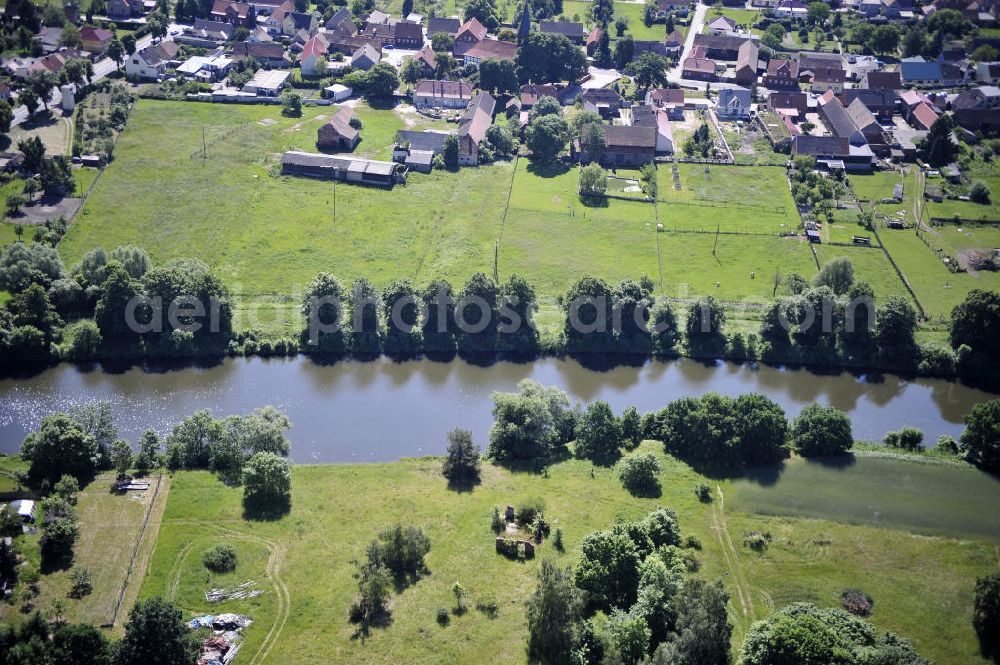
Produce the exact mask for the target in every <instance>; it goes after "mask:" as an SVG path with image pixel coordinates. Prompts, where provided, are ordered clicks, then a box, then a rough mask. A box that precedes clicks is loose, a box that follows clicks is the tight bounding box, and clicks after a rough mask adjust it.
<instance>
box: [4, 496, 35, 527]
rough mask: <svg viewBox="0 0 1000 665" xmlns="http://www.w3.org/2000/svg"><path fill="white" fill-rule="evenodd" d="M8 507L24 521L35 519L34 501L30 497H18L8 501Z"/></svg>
mask: <svg viewBox="0 0 1000 665" xmlns="http://www.w3.org/2000/svg"><path fill="white" fill-rule="evenodd" d="M10 508H11V510H13V511H14V512H15V513H17V516H18V517H20V518H21V519H22V520H23V521H25V522H34V521H35V502H34V501H32V500H31V499H18V500H16V501H11V502H10Z"/></svg>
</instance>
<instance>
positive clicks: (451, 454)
mask: <svg viewBox="0 0 1000 665" xmlns="http://www.w3.org/2000/svg"><path fill="white" fill-rule="evenodd" d="M441 473H442V474H443V475H444V477H445V478H447V479H448V480H449V481H450V482H475V481H477V480H479V447H478V446H476V445H475V444H474V443H473V442H472V432H470V431H469V430H466V429H455V430H452V431H451V432H449V433H448V454H447V456H446V457H445V460H444V464H443V465H442V466H441Z"/></svg>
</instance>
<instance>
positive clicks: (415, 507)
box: [141, 442, 1000, 665]
mask: <svg viewBox="0 0 1000 665" xmlns="http://www.w3.org/2000/svg"><path fill="white" fill-rule="evenodd" d="M639 452H643V453H645V452H652V453H653V454H655V455H656V456H657V457H659V458H660V460H661V462H662V464H663V465H664V470H663V472H662V473H661V474H660V478H661V481H662V485H663V496H661V497H659V498H657V499H640V498H635V497H632V496H630V495H629V494H627V493H626V492H625V491H624V490H623V489H622V488H621V486H620V485H619V482H618V479H617V478H616V477H615V475H614V473H613V472H612V471H611V470H609V469H604V468H600V467H598V468H596V469H594V468H593V467H592V466H591V464H590V463H589V462H585V461H578V460H570V461H565V462H560V463H557V464H555V465H553V466H552V467H550V469H549V473H548V474H547V475H546V476H545V477H539V476H536V475H532V474H525V473H512V472H510V471H508V470H505V469H502V468H500V467H496V466H492V465H486V466H484V474H483V483H482V484H481V485H479V486H477V487H475V488H474V489H473V490H472V491H471V492H469V493H458V492H453V491H450V490H448V489H447V487H446V485H447V483H446V482H445V479H444V478H442V477H441V475H440V460H438V459H434V458H423V459H409V460H401V461H398V462H393V463H388V464H362V465H337V466H323V465H305V466H295V467H293V471H292V473H293V485H292V487H293V496H292V511H291V513H290V514H289V515H288V516H286V517H285V518H283V519H282V520H280V521H276V522H248V521H245V520H243V519H242V518H241V512H242V510H241V507H240V497H241V492H240V490H239V489H238V488H231V487H226V486H225V485H224V484H223V483H221V482H220V481H219V480H218V479H217V478H215V477H214V476H212V475H210V474H209V473H207V472H182V473H180V474H178V475H177V476H176V477H175V478H174V480H173V483H172V486H171V490H170V498H169V501H168V503H167V509H166V514H165V515H164V518H163V522H162V526H161V528H160V531H159V537H158V539H157V542H156V549H155V552H154V554H153V557H152V559H151V562H150V566H149V573H148V575H147V576H146V579H145V582H144V583H143V585H142V590H141V596H142V597H146V596H151V595H155V594H162V595H165V596H166V597H168V598H170V599H173V600H174V601H175V602H177V603H178V604H179V605H180V606H181V607H182V608H183V609H184V611H185V612H186V613H187V614H186V616H195V615H197V614H202V613H205V612H211V611H217V610H215V609H214V606H212V605H209V604H208V603H207V602H206V601H205V599H204V597H203V596H202V593H203V592H204V591H205V590H206V589H208V588H209V587H215V586H220V585H232V584H233V583H238V582H240V581H245V580H254V581H255V582H256V583H257V585H258V587H259V588H261V589H262V590H263V591H264V593H263V594H262V595H261V596H259V597H257V598H254V599H251V600H247V601H231V602H230V603H227V605H226V606H225V607H226V609H227V610H228V611H238V612H241V613H245V614H248V615H251V616H252V617H254V619H255V625H254V626H253V627H252V628H251V629H250V630H249V631H248V632H247V641H246V644H245V650H246V651H245V653H246V654H249V653H255V654H258V655H261V656H262V657H263V658H264V659H265V660H266V662H282V663H289V664H291V665H294V664H296V663H307V662H313V661H314V660H315V659H316V658H320V657H322V658H323V659H324V660H326V661H329V662H337V663H339V662H352V663H362V662H382V661H384V660H386V659H389V658H392V659H395V660H400V661H405V662H424V660H421V659H425V660H426V662H431V661H433V662H451V663H473V662H479V661H480V660H481V655H482V653H484V652H486V651H488V652H489V653H490V654H491V658H492V659H493V660H494V661H495V662H498V663H512V662H521V661H522V660H523V658H524V651H523V649H524V647H523V644H524V634H525V626H524V619H523V605H524V598H525V597H526V596H527V595H528V594H529V593H530V591H531V589H532V588H533V586H534V584H535V577H536V574H537V569H538V566H539V564H540V561H541V560H542V559H550V560H553V561H554V562H555V563H557V564H559V565H560V566H566V565H572V564H573V563H574V562H575V561H576V559H577V557H578V555H579V547H580V543H581V541H582V539H583V537H584V536H585V535H586V534H588V533H590V532H592V531H594V530H596V529H602V528H606V527H607V526H608V525H610V524H611V523H612V522H613V521H614V519H615V518H616V517H619V516H620V517H635V516H639V515H643V514H645V513H646V512H648V511H649V510H652V509H653V508H655V507H656V506H658V505H667V506H672V507H674V508H675V509H676V510H677V511H678V514H679V516H680V526H681V530H682V533H683V534H685V535H693V536H695V537H696V538H697V539H698V540H699V541H700V542H701V544H702V550H701V551H699V552H697V557H698V559H699V562H700V564H701V567H700V570H699V573H698V574H699V575H700V576H702V577H704V578H705V579H715V578H721V579H722V580H723V581H724V583H725V584H726V585H727V588H728V591H729V592H730V595H731V611H730V617H731V620H732V621H733V623H734V625H735V631H734V635H733V642H734V644H738V643H739V642H740V641H741V640H742V638H743V635H744V634H745V632H746V630H747V629H748V628H749V626H750V624H751V623H752V622H753V621H754V620H756V619H761V618H764V617H765V616H766V615H767V614H769V613H770V612H771V611H772V610H773V609H775V608H776V607H780V606H781V605H783V604H785V603H787V602H790V601H792V600H801V599H807V600H811V601H813V602H816V603H818V604H819V605H821V606H831V605H835V604H836V603H837V598H838V596H839V593H840V592H841V591H842V590H843V589H844V588H855V587H857V588H863V589H864V590H865V591H866V592H868V593H870V594H871V595H872V596H873V597H874V598H875V600H876V610H875V612H874V614H873V615H872V617H871V618H872V620H873V621H874V623H875V624H876V626H877V627H878V628H879V629H880V630H893V631H897V632H899V633H901V634H903V635H906V636H907V637H908V638H910V639H912V640H913V641H914V643H915V644H916V646H917V648H918V649H920V650H921V652H922V653H924V654H926V655H927V656H928V657H931V658H934V659H935V660H936V661H937V662H939V663H942V664H943V665H948V664H949V663H956V664H957V663H977V662H984V661H981V660H980V659H979V656H978V652H977V647H976V640H975V636H974V633H973V631H972V628H971V603H970V601H969V597H970V594H971V588H972V585H973V583H974V580H975V577H976V576H977V575H980V574H982V573H983V572H984V571H990V570H992V569H993V568H994V567H995V561H994V558H993V557H994V546H995V542H996V540H997V538H1000V532H997V531H996V529H997V528H998V527H997V525H995V524H992V523H985V522H980V523H979V527H976V528H974V533H972V534H967V533H965V532H964V530H963V527H964V525H965V522H959V523H958V524H959V526H957V527H956V526H955V525H954V524H951V523H950V522H949V521H948V519H947V518H948V514H947V513H948V511H949V510H950V508H948V507H946V506H942V505H941V502H939V501H937V499H936V497H937V495H936V494H934V493H930V492H925V491H924V489H925V487H926V485H927V478H928V476H929V475H930V474H933V473H937V472H938V471H940V470H941V469H940V467H939V466H933V467H930V468H929V469H928V467H927V465H926V464H919V463H910V462H905V461H901V460H896V461H893V462H892V463H891V464H886V463H881V462H882V461H881V460H871V459H865V458H855V460H854V463H853V464H850V465H848V466H846V467H843V468H839V469H825V468H822V467H821V468H815V469H814V467H819V466H820V465H814V464H810V463H806V462H802V461H799V460H795V461H791V462H788V463H786V464H785V465H784V467H783V468H773V469H770V470H769V471H766V472H765V475H766V476H767V477H766V479H765V478H764V477H756V478H750V477H748V478H746V479H732V480H713V481H708V482H711V484H712V487H713V488H714V490H715V492H716V494H717V496H718V497H719V498H718V499H717V500H716V501H714V502H712V503H710V504H705V503H701V502H699V501H698V500H697V498H696V497H695V494H694V492H692V491H691V490H692V488H693V487H695V486H696V485H697V484H698V483H699V482H705V481H706V479H705V478H704V477H703V476H701V475H700V474H698V473H696V472H695V471H693V470H691V469H690V468H689V467H688V466H687V465H685V464H683V463H681V462H678V461H676V460H674V459H673V458H669V457H666V456H664V455H663V453H662V448H661V447H660V446H659V445H657V444H654V443H653V442H647V443H645V444H643V446H642V447H641V448H640V449H639ZM945 472H946V473H945V476H943V477H946V478H948V479H950V478H951V476H948V475H947V473H948V472H949V470H948V469H945ZM954 473H958V474H967V476H963V478H966V477H967V480H968V481H969V482H963V483H959V484H951V485H949V487H950V488H951V489H950V494H952V495H953V494H956V493H957V494H958V495H959V496H958V497H956V501H955V502H954V503H953V505H956V506H958V505H963V506H964V505H965V503H962V502H969V503H970V504H976V503H979V502H980V501H981V500H982V497H983V494H982V492H983V491H988V492H993V493H995V492H996V491H997V490H996V483H995V481H992V480H991V479H989V478H988V477H986V476H983V475H982V474H980V473H979V472H977V471H973V470H969V469H956V470H955V471H954ZM952 475H954V474H952ZM941 482H942V481H941V480H938V481H936V482H935V483H934V484H933V487H940V485H941ZM803 483H806V484H808V486H809V487H808V490H807V491H805V492H803V490H802V485H803ZM387 487H388V488H391V489H390V490H389V491H386V488H387ZM889 488H891V491H889ZM830 493H834V494H837V495H838V496H845V497H862V496H863V497H864V499H863V500H862V501H861V502H860V503H859V502H858V500H857V499H856V500H855V501H854V502H853V503H847V504H845V505H844V506H838V505H837V504H836V502H833V503H831V502H819V501H818V500H815V501H814V500H813V499H812V498H810V497H811V496H813V495H816V496H827V495H828V494H830ZM897 493H902V494H903V495H905V496H907V497H908V498H909V501H908V505H907V506H906V507H905V510H904V511H903V512H902V513H901V512H899V510H898V509H897V505H896V499H895V497H896V496H897ZM583 495H586V496H588V497H589V500H588V501H586V502H580V501H579V500H578V497H579V496H583ZM529 496H541V497H543V499H544V501H545V511H546V516H547V517H548V518H549V519H550V520H552V521H553V523H554V524H557V525H559V526H560V527H561V528H562V529H563V532H564V534H565V536H564V538H565V540H564V542H565V543H566V547H565V552H560V551H559V550H557V549H555V548H554V547H553V546H552V545H551V544H550V543H549V542H548V541H546V542H544V543H543V544H542V545H541V546H540V549H539V552H538V554H537V556H536V558H535V559H534V560H529V561H524V562H511V561H509V560H507V559H506V558H504V557H502V556H500V555H497V554H496V553H495V551H494V543H493V540H494V535H493V533H492V532H491V531H490V528H489V515H490V511H491V509H492V507H493V506H494V505H501V506H502V505H505V504H518V503H519V502H521V501H523V500H525V499H526V497H529ZM790 497H796V498H798V499H800V501H799V502H798V503H796V502H795V501H790V500H789V498H790ZM862 504H863V505H862ZM357 505H366V506H369V507H370V508H371V509H370V510H366V511H364V512H363V513H358V512H357V510H356V506H357ZM858 510H860V511H862V512H865V511H867V512H869V513H870V512H871V511H879V514H880V515H882V517H880V518H879V520H878V521H877V524H876V525H874V526H872V525H870V521H869V520H865V519H860V520H858V519H856V518H855V516H853V515H852V514H851V512H852V511H858ZM345 516H350V518H349V519H345ZM914 519H916V520H917V522H918V523H914V522H913V520H914ZM942 520H943V521H942ZM396 522H404V523H407V522H408V523H414V524H418V525H421V526H422V527H423V528H424V529H425V530H426V531H427V533H428V535H429V537H430V540H431V550H430V553H429V554H428V555H427V564H428V567H429V569H430V573H429V574H428V575H425V576H422V577H421V579H419V580H418V581H416V582H415V583H412V584H409V585H408V586H405V588H403V590H402V591H401V592H400V593H399V594H398V595H396V596H395V597H394V600H393V602H392V605H391V608H390V609H391V611H392V621H391V622H390V623H389V624H388V625H387V626H386V627H384V628H378V629H375V630H374V631H373V632H372V633H371V634H370V635H369V636H368V637H367V638H366V639H363V640H362V639H353V636H354V635H355V632H354V631H355V627H354V626H353V625H352V624H350V623H349V622H348V620H347V614H348V606H349V605H350V603H351V602H352V601H353V600H354V596H355V592H356V584H355V582H354V580H352V578H351V572H352V570H353V566H352V565H351V561H352V560H353V559H357V558H359V557H361V556H362V555H363V552H364V547H365V544H366V543H367V542H368V540H369V539H370V538H371V537H372V535H373V534H374V533H376V532H377V531H378V530H379V529H381V528H382V527H385V526H388V525H391V524H394V523H396ZM956 528H957V529H958V530H959V531H961V532H962V535H963V538H965V539H963V540H953V539H952V537H953V534H955V531H956ZM750 530H758V531H769V532H770V533H772V534H773V536H774V538H773V541H772V543H771V545H770V546H769V548H768V549H767V550H766V551H765V552H761V553H757V552H753V551H751V550H749V549H746V548H744V547H741V546H740V545H739V543H740V542H741V541H742V539H743V535H744V534H745V533H746V532H748V531H750ZM908 530H914V531H916V532H918V533H919V535H916V534H913V533H909V532H908ZM984 530H985V531H984ZM970 538H971V539H970ZM221 543H227V544H231V545H233V546H234V547H236V548H237V550H238V552H239V561H240V564H239V566H238V568H237V570H236V572H235V573H230V574H228V575H226V576H225V577H219V576H216V575H214V574H211V573H209V572H208V571H206V570H205V568H204V567H203V565H202V563H201V554H202V553H203V552H204V551H206V550H207V549H208V548H209V547H211V546H213V545H216V544H221ZM734 543H735V545H734ZM845 561H850V563H851V564H852V565H851V566H844V565H843V563H844V562H845ZM915 570H916V571H926V572H925V573H924V574H914V571H915ZM930 571H934V573H933V574H930ZM455 581H459V582H461V584H462V585H463V586H464V587H465V588H466V589H468V590H469V594H470V598H469V605H470V609H469V611H468V612H466V613H464V614H462V615H461V616H456V617H453V618H452V620H451V622H450V623H449V624H448V625H444V626H441V625H438V624H437V623H436V621H435V608H437V607H442V606H443V607H450V606H451V605H453V603H454V600H453V598H452V595H451V586H452V584H453V583H454V582H455ZM740 594H743V595H742V596H741V595H740ZM741 597H742V598H746V599H748V600H747V602H746V603H743V602H741V600H740V598H741ZM914 597H920V598H922V599H923V602H922V604H921V608H920V610H919V611H918V612H914V611H913V607H912V602H911V600H912V598H914ZM290 600H294V603H293V604H289V601H290ZM493 603H495V605H496V611H495V612H490V613H486V612H483V611H479V610H476V609H473V607H474V606H476V605H477V604H482V605H484V606H486V605H490V604H493ZM942 636H945V637H946V638H947V639H941V637H942ZM243 657H248V656H246V655H244V656H243Z"/></svg>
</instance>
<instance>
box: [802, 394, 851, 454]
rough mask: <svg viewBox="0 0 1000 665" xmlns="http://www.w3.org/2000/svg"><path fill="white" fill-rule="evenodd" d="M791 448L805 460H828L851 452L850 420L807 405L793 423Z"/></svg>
mask: <svg viewBox="0 0 1000 665" xmlns="http://www.w3.org/2000/svg"><path fill="white" fill-rule="evenodd" d="M791 430H792V432H791V434H792V447H793V448H795V450H796V451H797V452H798V453H799V454H800V455H803V456H805V457H829V456H833V455H840V454H842V453H845V452H847V451H848V450H850V449H851V446H852V445H853V444H854V437H853V436H852V434H851V419H850V418H848V417H847V416H846V415H845V414H844V413H842V412H841V411H838V410H837V409H834V408H833V407H823V406H820V405H819V404H810V405H809V406H807V407H805V408H804V409H802V412H801V413H799V415H798V417H796V418H795V420H793V421H792V428H791Z"/></svg>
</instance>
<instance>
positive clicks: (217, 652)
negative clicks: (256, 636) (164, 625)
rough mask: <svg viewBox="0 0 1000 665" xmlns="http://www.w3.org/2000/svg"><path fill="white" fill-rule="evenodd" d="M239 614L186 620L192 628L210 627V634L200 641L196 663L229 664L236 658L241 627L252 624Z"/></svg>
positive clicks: (204, 664) (240, 639) (209, 664)
mask: <svg viewBox="0 0 1000 665" xmlns="http://www.w3.org/2000/svg"><path fill="white" fill-rule="evenodd" d="M252 623H253V621H252V620H251V619H250V617H247V616H243V615H241V614H219V615H218V616H212V615H206V616H201V617H196V618H194V619H191V621H189V622H188V627H189V628H191V629H192V630H198V629H200V628H208V629H211V631H212V635H211V636H210V637H208V638H207V639H205V640H204V641H203V642H202V643H201V655H200V656H199V657H198V665H229V664H230V663H231V662H233V659H234V658H236V654H237V653H238V652H239V650H240V645H241V643H242V639H243V636H242V633H243V629H244V628H246V627H247V626H249V625H250V624H252Z"/></svg>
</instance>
